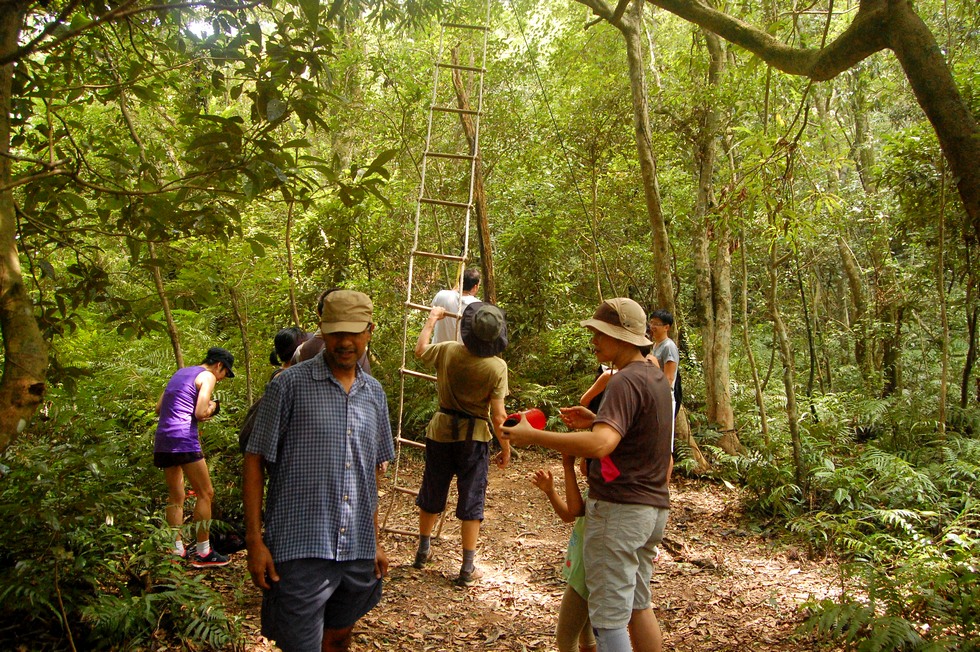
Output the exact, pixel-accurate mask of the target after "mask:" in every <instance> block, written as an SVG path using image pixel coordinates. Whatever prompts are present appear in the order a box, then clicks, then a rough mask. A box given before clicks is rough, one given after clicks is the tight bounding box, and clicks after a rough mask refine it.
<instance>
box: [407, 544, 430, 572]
mask: <svg viewBox="0 0 980 652" xmlns="http://www.w3.org/2000/svg"><path fill="white" fill-rule="evenodd" d="M430 559H432V548H429V549H428V550H426V551H425V552H416V553H415V561H414V562H412V568H422V567H423V566H425V563H426V562H427V561H429V560H430Z"/></svg>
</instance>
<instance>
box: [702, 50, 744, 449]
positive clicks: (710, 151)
mask: <svg viewBox="0 0 980 652" xmlns="http://www.w3.org/2000/svg"><path fill="white" fill-rule="evenodd" d="M704 36H705V41H706V42H707V46H708V54H709V56H710V63H709V65H708V86H709V88H711V89H715V88H717V87H718V86H719V84H720V83H721V77H722V75H723V74H724V70H725V49H724V47H723V46H722V44H721V39H719V38H718V37H717V36H716V35H715V34H713V33H711V32H705V33H704ZM701 112H702V117H701V123H700V126H699V129H698V132H697V135H696V138H695V143H694V160H695V163H696V165H697V166H698V170H697V173H698V192H697V196H696V199H695V203H694V218H695V220H696V222H697V223H698V224H700V225H701V228H700V229H699V231H698V232H697V241H696V242H695V247H694V251H695V270H696V277H697V280H696V289H697V295H698V300H697V301H696V304H697V306H698V308H699V311H700V315H699V316H700V318H701V319H700V322H701V324H700V326H701V339H702V342H703V350H704V381H705V404H706V416H707V417H708V421H709V422H711V423H713V424H716V425H717V428H718V430H719V431H720V432H721V433H722V437H721V439H720V440H719V446H721V448H722V449H723V450H724V451H725V452H727V453H730V454H736V453H737V452H738V451H739V449H740V447H741V446H740V444H739V441H738V435H737V434H736V432H735V414H734V412H733V410H732V397H731V390H730V384H731V383H730V371H729V356H730V352H731V339H732V271H731V248H732V241H731V240H732V239H731V231H730V229H729V225H728V217H727V215H720V214H718V213H716V212H715V211H714V176H715V164H716V160H717V152H718V137H719V135H720V131H721V110H720V109H719V108H718V107H717V106H716V105H713V104H712V105H705V106H704V107H703V108H702V110H701ZM712 254H713V255H712Z"/></svg>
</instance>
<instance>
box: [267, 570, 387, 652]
mask: <svg viewBox="0 0 980 652" xmlns="http://www.w3.org/2000/svg"><path fill="white" fill-rule="evenodd" d="M276 572H278V573H279V581H278V582H275V583H273V585H272V588H271V589H270V590H268V591H265V592H264V594H263V596H262V635H263V636H265V637H266V638H268V639H271V640H273V641H275V642H276V645H278V646H279V647H280V648H281V649H282V650H283V651H284V652H319V651H320V646H321V643H322V641H323V631H324V630H327V629H347V628H348V627H352V626H353V625H354V623H356V622H357V621H358V620H359V619H360V618H361V616H363V615H364V614H366V613H367V612H369V611H370V610H371V609H372V608H374V606H375V605H376V604H378V602H379V601H380V600H381V580H380V579H378V578H376V577H375V576H374V560H373V559H358V560H356V561H330V560H327V559H296V560H293V561H286V562H282V563H280V564H276Z"/></svg>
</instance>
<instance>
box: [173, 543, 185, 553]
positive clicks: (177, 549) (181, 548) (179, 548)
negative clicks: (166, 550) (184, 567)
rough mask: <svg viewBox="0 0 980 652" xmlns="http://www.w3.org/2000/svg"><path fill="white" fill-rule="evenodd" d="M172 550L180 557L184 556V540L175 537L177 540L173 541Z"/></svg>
mask: <svg viewBox="0 0 980 652" xmlns="http://www.w3.org/2000/svg"><path fill="white" fill-rule="evenodd" d="M174 552H175V553H177V554H178V555H180V556H181V557H183V556H184V553H185V550H184V542H183V541H181V540H180V539H177V541H176V542H174Z"/></svg>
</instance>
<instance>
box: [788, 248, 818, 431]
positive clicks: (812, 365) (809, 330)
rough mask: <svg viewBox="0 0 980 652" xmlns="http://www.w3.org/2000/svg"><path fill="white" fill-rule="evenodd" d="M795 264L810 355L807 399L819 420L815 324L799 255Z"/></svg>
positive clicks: (795, 257)
mask: <svg viewBox="0 0 980 652" xmlns="http://www.w3.org/2000/svg"><path fill="white" fill-rule="evenodd" d="M793 262H794V263H795V264H796V283H797V287H798V288H799V290H800V305H801V306H802V307H803V323H804V324H805V325H806V350H807V353H808V354H809V355H808V357H809V365H808V366H809V372H808V373H807V378H806V399H807V403H809V405H810V412H811V414H813V418H814V419H816V418H817V408H816V407H814V405H813V382H814V380H815V379H816V375H817V347H816V345H815V343H814V338H813V322H812V320H811V319H810V307H809V306H810V302H809V300H808V299H807V296H806V286H805V285H804V284H803V270H802V269H801V268H800V258H799V253H794V254H793Z"/></svg>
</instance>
